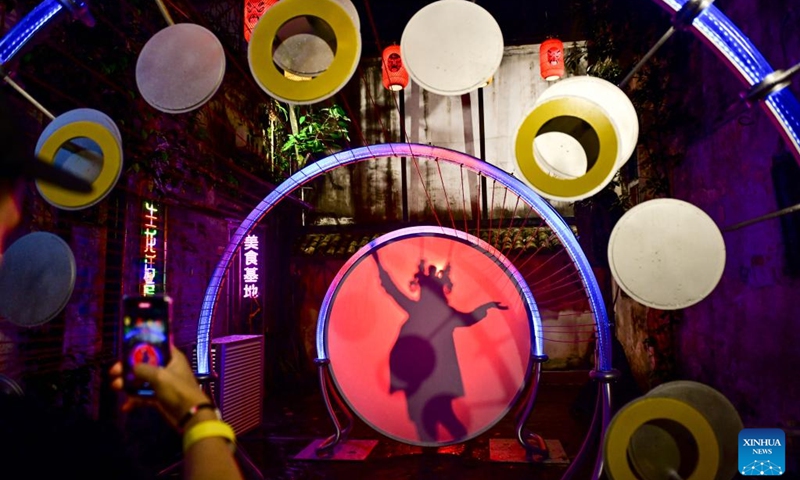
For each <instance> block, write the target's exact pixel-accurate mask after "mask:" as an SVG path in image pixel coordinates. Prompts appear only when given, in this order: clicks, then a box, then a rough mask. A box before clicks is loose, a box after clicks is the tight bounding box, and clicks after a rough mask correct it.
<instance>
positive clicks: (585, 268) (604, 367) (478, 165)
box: [197, 143, 611, 375]
mask: <svg viewBox="0 0 800 480" xmlns="http://www.w3.org/2000/svg"><path fill="white" fill-rule="evenodd" d="M383 157H420V158H431V159H437V160H443V161H446V162H449V163H454V164H457V165H463V166H464V167H467V168H468V169H470V170H473V171H475V172H478V173H481V174H483V175H485V176H486V177H488V178H491V179H492V180H495V181H497V182H498V183H500V184H501V185H503V186H504V187H506V188H508V189H509V190H510V191H512V192H514V193H515V194H517V195H518V196H519V197H521V198H522V199H523V200H525V202H527V203H528V205H529V206H530V207H531V208H532V209H533V210H534V211H535V212H536V213H537V214H538V215H539V216H540V217H541V218H542V219H544V220H545V222H547V224H548V226H549V227H550V228H551V229H552V230H553V233H554V234H555V235H556V237H557V238H558V239H559V241H560V242H561V244H562V245H564V249H565V250H566V251H567V253H568V254H569V256H570V258H571V259H572V262H573V263H574V264H575V266H576V267H577V270H578V275H579V277H580V279H581V283H583V287H584V289H585V290H586V293H587V296H588V299H589V305H590V306H591V310H592V312H593V313H594V318H595V324H596V330H597V358H598V364H597V369H598V370H601V371H610V370H611V341H610V328H609V323H608V315H607V314H606V308H605V304H604V303H603V296H602V294H601V293H600V287H599V286H598V284H597V279H596V278H595V277H594V274H593V273H592V268H591V266H590V265H589V261H588V260H587V259H586V256H585V255H584V253H583V250H581V248H580V246H579V245H578V240H577V239H576V238H575V235H574V234H573V233H572V230H571V229H570V227H569V225H567V223H566V222H565V221H564V219H563V218H562V217H561V215H560V214H559V213H558V212H557V211H556V210H555V209H554V208H553V207H552V206H551V205H550V204H549V203H547V201H545V200H544V199H543V198H542V197H540V196H539V195H537V194H536V193H535V192H534V191H533V190H531V189H530V187H528V186H527V185H525V184H523V183H522V182H521V181H520V180H518V179H516V178H514V177H513V176H511V175H510V174H508V173H506V172H505V171H503V170H501V169H499V168H498V167H496V166H494V165H492V164H490V163H487V162H484V161H483V160H480V159H478V158H475V157H472V156H469V155H467V154H465V153H461V152H457V151H455V150H449V149H446V148H441V147H435V146H432V145H417V144H408V143H387V144H383V145H372V146H367V147H360V148H355V149H352V150H346V151H343V152H339V153H336V154H334V155H331V156H329V157H326V158H323V159H322V160H319V161H318V162H316V163H313V164H311V165H307V166H306V167H304V168H303V169H302V170H299V171H298V172H296V173H295V174H294V175H292V176H291V177H289V178H288V179H286V180H285V181H284V182H283V183H281V184H280V185H278V187H277V188H276V189H275V190H273V191H272V192H271V193H270V194H269V195H267V196H266V197H265V198H264V200H262V201H261V203H259V204H258V205H257V206H256V207H255V208H254V209H253V211H252V212H250V214H249V215H247V218H245V219H244V221H242V223H241V225H239V228H237V229H236V232H234V234H233V236H232V237H231V239H230V242H229V243H228V246H227V247H226V248H225V251H224V252H223V253H222V257H221V258H220V261H219V263H217V266H216V267H215V269H214V273H213V274H212V276H211V280H210V281H209V284H208V287H207V288H206V293H205V296H204V298H203V305H202V306H201V308H200V318H199V320H198V322H197V373H198V374H199V375H208V374H209V373H210V371H209V364H208V353H209V339H210V332H211V320H212V317H213V315H214V309H215V307H216V304H217V301H218V299H219V295H220V293H221V287H222V283H223V280H224V278H225V274H226V272H227V271H228V268H230V265H231V261H232V260H233V257H234V255H235V254H236V252H237V251H238V249H239V248H240V247H241V244H242V242H243V241H244V238H245V237H246V236H247V235H248V234H249V233H250V232H251V231H252V230H253V229H254V228H255V227H256V225H258V223H259V222H260V221H261V220H262V219H263V218H264V216H265V215H266V214H267V213H269V211H270V210H272V208H273V207H274V206H275V205H276V204H277V203H278V202H279V201H280V200H282V199H283V198H285V197H286V196H288V195H289V194H290V193H292V192H293V191H295V190H297V189H298V188H300V187H301V186H303V185H304V184H306V183H308V182H309V181H311V180H313V179H314V178H317V177H319V176H320V175H322V174H324V173H326V172H329V171H331V170H333V169H335V168H339V167H343V166H346V165H351V164H355V163H359V162H362V161H365V160H373V159H377V158H383Z"/></svg>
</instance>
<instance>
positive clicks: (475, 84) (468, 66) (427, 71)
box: [400, 0, 503, 95]
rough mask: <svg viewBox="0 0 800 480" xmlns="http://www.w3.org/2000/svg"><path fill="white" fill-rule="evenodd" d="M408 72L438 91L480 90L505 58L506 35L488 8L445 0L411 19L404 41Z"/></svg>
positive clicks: (402, 45)
mask: <svg viewBox="0 0 800 480" xmlns="http://www.w3.org/2000/svg"><path fill="white" fill-rule="evenodd" d="M400 49H401V56H402V57H403V65H405V67H406V70H407V71H408V74H409V76H411V78H412V79H414V81H415V82H417V83H418V84H419V85H420V86H422V88H424V89H425V90H428V91H430V92H433V93H437V94H439V95H461V94H464V93H467V92H470V91H472V90H476V89H478V88H480V87H482V86H483V85H485V84H486V82H488V81H489V79H490V78H491V77H492V76H493V75H494V73H495V71H497V68H498V67H499V66H500V62H501V61H502V60H503V33H502V32H501V31H500V26H499V25H498V24H497V21H496V20H495V19H494V17H492V15H491V14H490V13H489V12H487V11H486V10H485V9H484V8H483V7H481V6H479V5H476V4H474V3H472V2H467V1H464V0H440V1H438V2H434V3H431V4H430V5H427V6H426V7H424V8H422V9H421V10H420V11H418V12H417V13H416V14H414V16H413V17H411V20H409V22H408V24H407V25H406V27H405V30H403V36H402V37H401V39H400Z"/></svg>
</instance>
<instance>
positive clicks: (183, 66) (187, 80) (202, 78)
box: [136, 23, 225, 113]
mask: <svg viewBox="0 0 800 480" xmlns="http://www.w3.org/2000/svg"><path fill="white" fill-rule="evenodd" d="M224 75H225V51H224V50H223V48H222V44H221V43H220V41H219V39H217V37H216V36H215V35H214V34H213V33H212V32H211V31H210V30H208V29H206V28H204V27H201V26H200V25H195V24H193V23H178V24H175V25H171V26H169V27H167V28H165V29H163V30H161V31H159V32H158V33H156V34H155V35H153V37H152V38H150V40H148V41H147V43H146V44H145V46H144V48H142V51H141V52H140V53H139V58H138V60H137V61H136V85H137V87H138V88H139V93H141V94H142V97H144V99H145V100H146V101H147V103H149V104H150V105H151V106H152V107H153V108H155V109H157V110H160V111H162V112H165V113H184V112H188V111H191V110H194V109H196V108H198V107H200V106H202V105H203V104H204V103H205V102H207V101H208V100H210V99H211V97H212V96H213V95H214V94H215V93H216V92H217V89H218V88H219V86H220V84H221V83H222V78H223V76H224Z"/></svg>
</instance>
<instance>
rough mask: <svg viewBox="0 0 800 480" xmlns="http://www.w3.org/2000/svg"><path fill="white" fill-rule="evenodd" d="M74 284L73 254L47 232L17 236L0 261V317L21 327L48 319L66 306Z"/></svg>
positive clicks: (33, 325)
mask: <svg viewBox="0 0 800 480" xmlns="http://www.w3.org/2000/svg"><path fill="white" fill-rule="evenodd" d="M74 287H75V256H74V255H73V254H72V250H71V249H70V248H69V245H67V243H66V242H64V240H62V239H61V238H59V237H57V236H56V235H53V234H52V233H47V232H35V233H30V234H28V235H25V236H24V237H22V238H20V239H19V240H17V241H16V242H14V243H13V244H11V246H10V247H8V250H6V252H5V253H4V254H3V257H2V260H0V317H3V318H5V319H7V320H8V321H10V322H11V323H13V324H15V325H19V326H22V327H35V326H38V325H42V324H44V323H47V322H49V321H50V320H52V319H53V318H55V316H56V315H58V314H59V313H60V312H61V310H63V309H64V307H65V306H66V305H67V302H68V301H69V298H70V296H71V295H72V290H73V288H74Z"/></svg>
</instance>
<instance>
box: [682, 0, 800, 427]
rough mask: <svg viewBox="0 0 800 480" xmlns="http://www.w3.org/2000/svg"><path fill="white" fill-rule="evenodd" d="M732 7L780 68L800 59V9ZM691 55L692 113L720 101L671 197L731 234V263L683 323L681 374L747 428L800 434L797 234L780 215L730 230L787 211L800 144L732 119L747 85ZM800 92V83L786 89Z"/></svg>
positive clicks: (707, 114)
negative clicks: (777, 172)
mask: <svg viewBox="0 0 800 480" xmlns="http://www.w3.org/2000/svg"><path fill="white" fill-rule="evenodd" d="M724 11H725V13H726V14H727V15H728V16H729V17H730V18H731V19H732V20H733V21H734V22H735V23H736V25H738V26H739V27H740V28H741V29H742V31H743V32H744V34H745V35H747V37H749V38H750V39H751V40H752V42H753V43H754V44H755V45H757V46H758V47H759V48H760V49H761V50H762V52H763V55H764V57H766V58H767V59H768V60H769V62H771V63H772V64H773V65H775V66H776V68H782V69H785V68H788V67H791V66H792V65H795V64H796V63H798V62H800V53H798V52H800V36H798V35H797V30H796V26H797V24H798V22H800V5H796V4H794V3H793V2H742V1H740V2H728V3H726V4H725V7H724ZM693 52H695V55H693V57H692V66H691V71H692V72H695V73H696V76H695V78H693V79H692V83H693V87H694V88H692V89H687V92H688V91H691V93H687V97H686V99H685V103H684V106H685V108H686V110H687V111H688V110H692V108H693V106H696V105H698V104H699V102H702V101H703V100H704V99H709V98H715V97H716V98H718V100H716V101H715V102H706V103H705V107H704V108H703V109H702V111H700V112H699V120H700V122H701V123H700V128H699V130H700V131H701V132H708V133H706V134H704V135H701V136H699V137H698V138H697V139H696V140H695V141H694V142H692V143H691V144H690V145H688V149H687V155H686V158H685V159H684V160H683V161H682V162H681V163H680V165H679V166H678V167H677V168H676V170H675V172H674V176H673V178H672V179H671V184H672V188H673V191H672V194H673V196H675V197H676V198H680V199H683V200H687V201H689V202H691V203H693V204H695V205H697V206H698V207H700V208H701V209H703V210H704V211H706V212H707V213H708V214H709V215H710V216H711V217H712V218H713V219H714V220H715V221H716V222H717V223H718V225H719V226H720V227H721V228H722V229H723V232H724V233H723V236H724V239H725V244H726V250H727V265H726V269H725V273H724V275H723V278H722V280H721V282H720V284H719V286H718V287H717V288H716V290H715V291H714V292H713V293H712V294H711V295H710V296H709V297H708V298H707V299H706V300H705V301H703V302H701V303H699V304H698V305H695V306H693V307H691V308H689V309H686V310H685V311H684V317H683V320H682V321H681V322H680V324H679V325H677V326H676V327H675V335H676V347H677V353H678V358H677V361H678V362H679V367H680V373H681V374H682V375H685V376H686V377H687V378H690V379H695V380H698V381H701V382H704V383H706V384H708V385H710V386H712V387H714V388H718V389H719V390H720V391H722V393H724V394H725V395H726V396H727V397H728V398H729V399H730V400H731V401H732V402H733V403H734V405H736V407H737V409H738V410H739V413H740V414H741V415H742V417H743V420H744V422H745V426H748V427H755V426H763V427H773V428H774V427H778V428H797V424H796V422H797V421H798V419H800V402H798V401H797V399H800V384H799V383H798V382H797V380H796V378H795V377H796V374H795V373H794V372H793V371H792V369H791V368H790V367H788V366H789V365H800V349H798V348H797V342H798V341H800V323H798V321H797V320H798V318H800V303H799V302H798V301H797V299H798V294H800V278H797V277H795V276H791V275H789V274H788V263H787V260H786V256H785V252H784V244H785V242H786V241H787V240H789V239H790V238H789V237H788V236H787V235H786V233H785V232H784V230H783V229H782V226H781V221H780V219H771V220H766V221H762V222H759V223H755V224H753V225H750V226H747V227H742V228H739V229H735V230H730V231H725V229H726V227H730V226H733V225H735V224H737V223H739V222H743V221H745V220H749V219H752V218H755V217H758V216H761V215H765V214H767V213H771V212H774V211H776V210H778V209H779V206H778V204H777V203H776V188H775V186H774V183H773V179H772V175H771V171H772V168H773V162H774V161H775V160H774V158H779V157H780V155H781V154H783V155H788V156H789V158H790V159H791V155H792V153H793V150H794V147H793V145H792V144H787V143H786V141H785V138H782V135H781V134H779V131H778V130H777V129H776V128H775V126H774V124H773V123H772V121H771V119H770V118H768V116H767V115H765V114H764V112H763V110H761V109H751V110H746V109H744V110H739V111H738V114H737V115H730V114H728V115H726V114H725V111H726V110H727V109H728V108H729V107H730V106H731V105H732V104H734V103H735V102H736V101H737V100H738V93H739V92H741V91H742V90H743V89H744V87H743V86H742V83H741V82H740V81H739V80H738V79H737V78H735V76H733V75H731V72H730V70H729V69H728V68H727V66H726V65H724V64H723V63H722V62H720V61H719V59H718V58H715V56H714V55H713V54H712V52H710V51H707V49H706V51H699V50H693ZM795 82H797V79H795ZM798 90H800V89H798V87H797V85H795V86H793V87H792V88H790V89H786V90H785V92H786V93H787V94H788V93H790V91H794V92H797V91H798ZM713 103H718V105H717V106H716V108H715V107H714V105H713ZM720 119H723V121H720ZM791 188H793V189H795V190H796V189H800V185H794V186H793V187H791V185H790V189H791ZM793 215H798V214H797V213H795V214H793ZM689 233H691V232H689ZM792 425H794V426H793V427H792Z"/></svg>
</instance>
